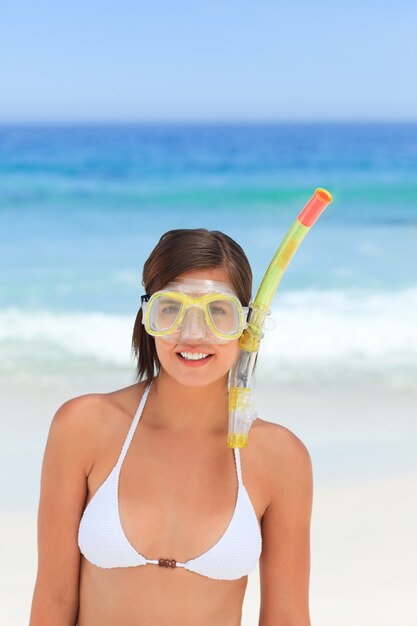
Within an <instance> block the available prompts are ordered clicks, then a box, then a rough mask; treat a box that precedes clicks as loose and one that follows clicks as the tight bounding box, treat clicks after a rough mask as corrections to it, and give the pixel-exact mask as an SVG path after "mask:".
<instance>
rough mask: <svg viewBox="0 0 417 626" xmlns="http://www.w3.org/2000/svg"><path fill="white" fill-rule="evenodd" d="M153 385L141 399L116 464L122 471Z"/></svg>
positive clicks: (149, 386)
mask: <svg viewBox="0 0 417 626" xmlns="http://www.w3.org/2000/svg"><path fill="white" fill-rule="evenodd" d="M151 385H152V383H150V384H149V385H148V386H147V387H146V389H145V391H144V392H143V394H142V397H141V399H140V402H139V406H138V408H137V410H136V413H135V416H134V418H133V420H132V423H131V424H130V428H129V431H128V433H127V435H126V439H125V442H124V444H123V447H122V449H121V451H120V454H119V458H118V460H117V463H116V467H117V469H118V470H120V468H121V466H122V463H123V460H124V458H125V456H126V452H127V451H128V449H129V446H130V442H131V441H132V438H133V435H134V434H135V430H136V426H137V425H138V422H139V420H140V417H141V415H142V411H143V407H144V406H145V402H146V398H147V397H148V393H149V389H150V388H151Z"/></svg>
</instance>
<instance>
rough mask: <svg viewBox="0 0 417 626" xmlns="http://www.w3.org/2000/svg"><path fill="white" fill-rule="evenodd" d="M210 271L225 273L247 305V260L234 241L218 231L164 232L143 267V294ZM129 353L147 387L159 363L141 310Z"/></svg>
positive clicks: (249, 287) (249, 282) (249, 284)
mask: <svg viewBox="0 0 417 626" xmlns="http://www.w3.org/2000/svg"><path fill="white" fill-rule="evenodd" d="M211 268H221V269H224V270H225V271H226V272H227V274H228V275H229V278H230V282H231V284H232V286H233V288H234V291H235V293H236V295H237V297H238V298H239V300H240V302H241V303H242V305H243V306H248V304H249V300H250V297H251V292H252V270H251V267H250V265H249V261H248V258H247V256H246V254H245V253H244V252H243V250H242V248H241V247H240V246H239V244H238V243H236V241H234V240H233V239H232V238H231V237H229V236H228V235H225V234H224V233H222V232H220V231H218V230H206V229H205V228H181V229H176V230H169V231H168V232H166V233H165V234H164V235H162V237H161V238H160V240H159V242H158V243H157V245H156V246H155V248H154V249H153V250H152V252H151V254H150V255H149V257H148V259H147V261H146V262H145V265H144V266H143V279H142V285H143V287H144V288H145V291H146V293H147V294H148V295H152V294H153V293H155V291H159V290H160V289H163V288H164V287H165V286H166V285H167V284H168V283H169V282H171V281H172V280H174V279H175V278H177V276H180V275H181V274H184V273H185V272H187V271H190V270H195V269H211ZM132 351H133V352H134V355H135V357H136V379H137V380H138V381H140V380H146V384H149V383H150V382H151V381H152V379H153V377H154V375H155V374H156V373H158V372H159V369H160V366H161V364H160V362H159V359H158V355H157V353H156V348H155V339H154V338H153V337H152V336H151V335H148V333H147V332H146V330H145V327H144V326H143V324H142V308H140V309H139V311H138V313H137V315H136V320H135V325H134V328H133V336H132ZM155 370H156V371H155Z"/></svg>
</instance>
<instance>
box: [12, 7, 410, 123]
mask: <svg viewBox="0 0 417 626" xmlns="http://www.w3.org/2000/svg"><path fill="white" fill-rule="evenodd" d="M416 24H417V3H416V2H413V1H411V0H397V1H396V2H390V3H387V2H386V1H385V0H381V1H380V2H376V1H374V0H370V1H368V2H365V1H362V2H358V1H357V0H351V1H350V2H349V3H348V2H345V3H344V5H342V4H339V3H335V2H325V1H320V0H317V2H311V3H307V2H305V1H303V2H298V3H291V4H290V3H289V2H284V3H282V2H279V0H275V1H274V2H273V1H270V0H265V1H263V2H262V1H259V2H256V1H255V0H252V1H251V2H249V1H247V0H239V1H237V0H222V1H218V0H211V1H207V2H197V1H196V0H194V1H192V0H188V1H186V0H171V1H169V0H166V1H165V2H161V1H160V0H152V1H149V2H143V1H141V0H119V2H114V1H112V2H110V1H108V0H100V2H99V1H97V0H87V1H86V0H83V1H82V2H81V1H80V0H73V1H72V2H71V3H59V2H56V0H55V1H54V2H52V1H51V0H38V1H37V2H29V0H26V1H21V0H13V2H9V3H7V4H6V3H3V5H2V7H1V9H0V81H1V82H0V85H1V94H0V122H10V121H47V122H54V121H97V122H102V121H123V122H129V121H148V120H155V121H171V120H172V121H183V120H187V121H199V120H214V121H216V120H231V121H243V120H256V121H268V120H294V121H295V120H305V121H315V120H320V121H327V120H335V121H336V120H374V121H379V120H403V121H406V120H417V80H416V74H417V71H416V67H417V38H416V35H415V27H416Z"/></svg>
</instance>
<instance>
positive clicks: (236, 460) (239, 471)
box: [233, 448, 243, 486]
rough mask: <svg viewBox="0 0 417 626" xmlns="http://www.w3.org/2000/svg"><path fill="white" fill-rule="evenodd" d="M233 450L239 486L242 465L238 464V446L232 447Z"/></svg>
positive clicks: (241, 481) (240, 483) (241, 482)
mask: <svg viewBox="0 0 417 626" xmlns="http://www.w3.org/2000/svg"><path fill="white" fill-rule="evenodd" d="M233 451H234V453H235V463H236V474H237V482H238V483H239V486H240V485H243V480H242V467H241V464H240V449H239V448H233Z"/></svg>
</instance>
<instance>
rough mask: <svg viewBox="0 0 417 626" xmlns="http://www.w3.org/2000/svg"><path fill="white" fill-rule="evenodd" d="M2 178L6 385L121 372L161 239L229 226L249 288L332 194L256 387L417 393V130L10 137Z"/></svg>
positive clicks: (129, 129) (64, 131)
mask: <svg viewBox="0 0 417 626" xmlns="http://www.w3.org/2000/svg"><path fill="white" fill-rule="evenodd" d="M0 182H1V184H0V363H1V364H0V369H1V371H2V374H3V375H7V376H11V377H19V376H29V377H31V376H32V377H33V376H35V377H36V376H44V377H46V378H48V377H54V376H57V375H61V374H62V375H68V374H71V373H73V372H74V371H80V370H81V371H85V372H88V371H89V369H91V368H94V367H110V368H112V367H113V368H114V367H116V368H123V367H129V366H130V363H131V361H130V334H131V328H132V324H133V320H134V317H135V314H136V310H137V307H138V302H139V297H140V295H141V293H142V287H141V285H140V280H141V269H142V266H143V262H144V261H145V259H146V258H147V256H148V254H149V253H150V251H151V249H152V248H153V246H154V245H155V244H156V242H157V240H158V239H159V237H160V235H161V234H162V233H163V232H165V231H166V230H169V229H171V228H179V227H190V228H193V227H206V228H209V229H217V230H222V231H224V232H226V233H227V234H229V235H230V236H232V237H233V238H235V239H236V240H237V241H238V242H239V243H240V244H241V245H242V247H243V248H244V250H245V251H246V253H247V255H248V257H249V260H250V262H251V264H252V267H253V271H254V287H255V289H256V288H257V286H258V285H259V282H260V280H261V278H262V275H263V273H264V271H265V269H266V267H267V265H268V264H269V261H270V259H271V258H272V256H273V254H274V252H275V250H276V248H277V246H278V244H279V243H280V241H281V239H282V238H283V236H284V235H285V233H286V231H287V230H288V228H289V227H290V225H291V224H292V222H293V221H294V219H295V218H296V216H297V214H298V213H299V211H300V210H301V208H302V207H303V206H304V204H305V202H306V201H307V200H308V199H309V198H310V196H311V194H312V193H313V191H314V189H315V188H316V187H318V186H323V187H326V188H327V189H329V190H330V191H331V192H332V193H333V196H334V202H333V204H331V205H330V206H329V207H328V208H327V209H326V211H325V213H324V214H323V215H322V216H321V218H320V220H319V221H318V222H317V223H316V225H315V226H314V228H313V229H312V231H311V232H310V233H309V234H308V236H307V237H306V239H305V240H304V241H303V243H302V246H301V247H300V249H299V251H298V252H297V254H296V256H295V257H294V259H293V260H292V262H291V265H290V266H289V268H288V270H287V273H286V275H285V277H284V278H283V280H282V283H281V285H280V287H279V291H278V292H277V295H276V298H275V300H274V306H273V316H274V318H275V319H276V322H277V328H276V330H275V331H274V332H273V333H268V336H267V337H266V339H265V346H264V357H263V361H262V363H261V365H262V367H263V368H264V376H267V377H272V378H273V379H280V380H281V379H282V380H298V379H299V378H300V377H301V378H303V380H304V381H309V380H310V381H315V380H317V379H323V380H327V379H329V377H330V378H331V379H335V378H336V379H340V380H344V379H345V378H346V377H347V378H349V379H351V378H353V379H364V378H365V379H368V378H369V380H374V379H375V380H381V377H382V379H383V380H384V381H386V380H388V381H391V382H393V383H394V384H395V385H410V384H411V385H414V384H417V382H416V372H417V330H416V329H415V311H416V306H417V275H416V268H417V125H410V124H395V125H389V124H385V125H384V124H346V125H341V124H315V125H301V124H287V125H165V126H160V125H159V126H158V125H148V126H66V127H54V126H44V127H42V126H38V127H3V128H0ZM307 320H308V324H309V327H308V328H306V321H307Z"/></svg>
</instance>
